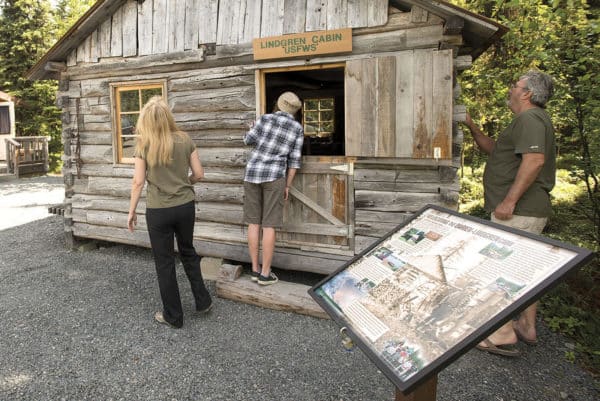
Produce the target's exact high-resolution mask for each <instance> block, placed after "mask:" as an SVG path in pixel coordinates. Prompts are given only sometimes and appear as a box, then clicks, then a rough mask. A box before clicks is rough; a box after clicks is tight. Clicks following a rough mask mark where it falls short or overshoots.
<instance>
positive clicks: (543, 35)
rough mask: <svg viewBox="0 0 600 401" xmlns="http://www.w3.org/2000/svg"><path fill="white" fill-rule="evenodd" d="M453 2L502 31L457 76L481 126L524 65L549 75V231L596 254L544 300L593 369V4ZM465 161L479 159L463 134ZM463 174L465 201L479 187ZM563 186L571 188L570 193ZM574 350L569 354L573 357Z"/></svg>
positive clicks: (500, 112) (597, 195)
mask: <svg viewBox="0 0 600 401" xmlns="http://www.w3.org/2000/svg"><path fill="white" fill-rule="evenodd" d="M453 3H455V4H457V5H459V6H462V7H465V8H467V9H469V10H471V11H474V12H477V13H479V14H482V15H485V16H487V17H488V18H491V19H494V20H496V21H498V22H499V23H501V24H503V25H505V26H506V27H508V28H509V32H508V33H507V34H506V35H505V36H504V37H503V38H502V40H501V42H500V43H498V44H496V45H495V46H493V47H492V48H490V49H488V51H486V52H485V53H484V54H483V55H482V56H481V57H480V58H479V59H478V60H476V62H475V63H474V64H473V67H472V68H471V69H470V70H468V71H465V73H463V74H462V76H461V77H460V78H459V79H460V80H461V84H462V87H463V102H464V103H465V104H466V105H467V108H468V110H469V112H470V113H471V115H472V116H473V118H474V119H475V120H476V121H478V122H479V123H480V125H481V126H482V127H483V128H484V131H485V132H486V133H488V134H491V135H496V134H498V133H499V132H500V130H501V129H502V128H503V127H505V126H506V125H507V123H508V122H509V121H510V119H511V118H512V116H511V112H510V110H509V109H508V107H506V103H505V102H506V96H507V93H508V84H510V83H511V82H513V81H515V80H516V78H518V75H520V74H521V73H523V72H525V71H527V70H528V69H532V68H533V69H540V70H542V71H544V72H547V73H549V74H550V75H552V76H553V77H554V79H555V94H554V97H553V98H552V99H551V100H550V102H549V103H548V111H549V113H550V115H551V116H552V120H553V123H554V125H555V128H556V133H557V145H558V153H559V160H558V161H559V168H560V169H561V170H560V171H559V172H558V177H559V181H558V183H557V187H556V188H555V190H554V191H553V192H552V195H553V196H554V198H555V199H554V201H553V203H554V211H555V215H554V216H553V218H552V219H550V222H549V225H548V227H547V230H546V235H549V236H552V237H554V238H557V239H560V240H563V241H565V242H570V243H573V244H575V245H579V246H584V247H587V248H589V249H592V250H595V251H596V255H597V257H596V259H595V260H594V261H593V262H592V263H590V264H589V265H588V266H586V267H585V268H583V269H582V270H581V271H579V272H578V273H577V274H576V275H573V276H571V277H569V279H568V281H567V284H568V285H565V284H563V285H561V286H559V288H558V289H557V290H556V291H554V292H552V293H551V294H549V295H548V296H546V297H544V298H543V299H542V312H543V314H544V318H545V319H546V321H547V322H548V324H549V326H550V327H551V328H554V329H558V330H561V331H563V332H565V333H567V334H569V335H571V336H572V337H573V338H574V339H575V340H576V342H577V347H576V351H580V353H578V355H581V356H583V358H582V359H583V360H584V361H585V363H586V364H587V365H588V366H590V367H591V368H592V369H593V370H596V371H598V370H600V351H599V350H600V340H599V339H598V336H597V335H595V334H593V333H597V331H598V330H599V329H600V315H599V314H598V313H597V310H598V306H599V305H600V304H598V299H600V296H598V292H599V287H600V271H599V270H600V269H599V268H600V256H598V251H600V185H599V181H600V179H599V174H600V121H599V119H600V75H599V74H598V73H599V72H600V45H599V36H600V24H599V23H598V16H599V14H600V4H598V1H592V0H591V1H589V2H588V1H586V0H551V1H539V0H537V1H534V0H491V1H486V0H471V1H466V0H455V1H453ZM464 160H465V165H468V166H475V167H478V166H480V165H481V164H482V163H483V160H484V159H483V158H482V157H481V155H480V153H479V152H478V151H477V150H476V149H474V147H473V143H472V139H471V138H470V135H465V154H464ZM473 178H477V177H467V178H466V179H465V182H467V183H469V185H463V190H465V189H466V190H465V191H464V199H467V198H468V197H469V196H470V197H471V198H472V199H475V198H476V195H477V194H478V192H477V191H478V189H477V188H476V185H473V184H472V183H473V182H474V181H475V180H474V179H473ZM564 188H569V189H568V191H569V192H575V193H567V190H565V189H564ZM473 194H475V195H473ZM571 356H573V355H571Z"/></svg>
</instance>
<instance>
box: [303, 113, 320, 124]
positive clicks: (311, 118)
mask: <svg viewBox="0 0 600 401" xmlns="http://www.w3.org/2000/svg"><path fill="white" fill-rule="evenodd" d="M304 119H305V120H306V122H309V121H310V122H312V121H319V112H318V111H305V112H304Z"/></svg>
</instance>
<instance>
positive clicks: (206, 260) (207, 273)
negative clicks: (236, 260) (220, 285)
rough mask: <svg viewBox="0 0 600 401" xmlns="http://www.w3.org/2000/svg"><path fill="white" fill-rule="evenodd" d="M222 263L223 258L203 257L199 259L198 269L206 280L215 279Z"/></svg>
mask: <svg viewBox="0 0 600 401" xmlns="http://www.w3.org/2000/svg"><path fill="white" fill-rule="evenodd" d="M222 266H225V265H223V259H221V258H212V257H203V258H202V259H201V260H200V271H201V272H202V278H203V279H204V280H208V281H215V280H217V278H218V277H219V271H220V269H221V267H222Z"/></svg>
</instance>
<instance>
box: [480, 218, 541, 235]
mask: <svg viewBox="0 0 600 401" xmlns="http://www.w3.org/2000/svg"><path fill="white" fill-rule="evenodd" d="M491 220H492V221H493V222H494V223H498V224H502V225H503V226H508V227H512V228H518V229H519V230H523V231H527V232H528V233H532V234H541V233H542V230H543V229H544V227H545V226H546V222H548V218H547V217H531V216H519V215H516V214H513V216H512V218H510V219H508V220H500V219H497V218H496V216H494V213H492V219H491Z"/></svg>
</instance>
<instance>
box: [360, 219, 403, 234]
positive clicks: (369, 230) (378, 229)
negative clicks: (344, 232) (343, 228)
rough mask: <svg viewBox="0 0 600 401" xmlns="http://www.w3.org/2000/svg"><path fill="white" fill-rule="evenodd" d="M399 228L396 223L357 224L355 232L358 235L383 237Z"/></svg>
mask: <svg viewBox="0 0 600 401" xmlns="http://www.w3.org/2000/svg"><path fill="white" fill-rule="evenodd" d="M397 226H398V224H395V223H382V222H378V223H374V222H357V223H356V225H355V226H354V232H355V233H356V235H366V236H370V237H383V236H385V235H386V234H387V233H389V232H390V231H391V230H393V229H395V228H396V227H397Z"/></svg>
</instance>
